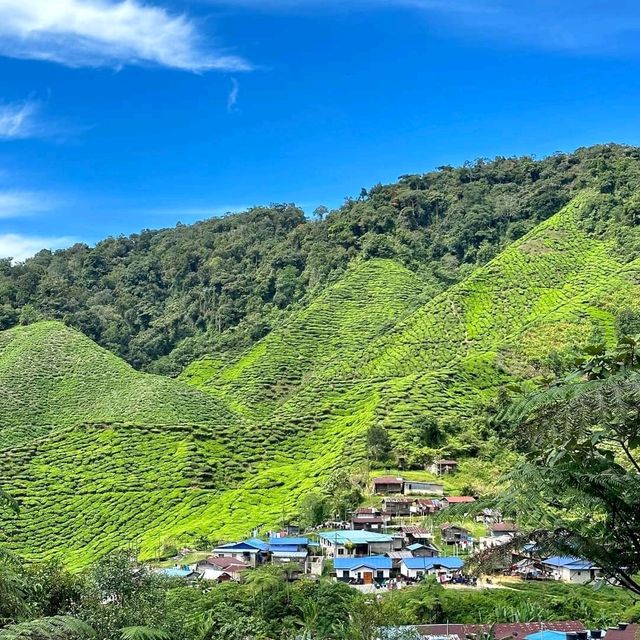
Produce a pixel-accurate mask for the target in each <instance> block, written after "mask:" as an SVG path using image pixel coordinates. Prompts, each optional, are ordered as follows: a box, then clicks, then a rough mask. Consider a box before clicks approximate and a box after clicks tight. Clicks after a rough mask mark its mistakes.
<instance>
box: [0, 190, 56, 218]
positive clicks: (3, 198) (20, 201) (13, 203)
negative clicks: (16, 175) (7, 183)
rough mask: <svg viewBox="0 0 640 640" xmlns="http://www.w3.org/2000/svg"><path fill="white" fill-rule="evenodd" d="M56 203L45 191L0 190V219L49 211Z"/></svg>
mask: <svg viewBox="0 0 640 640" xmlns="http://www.w3.org/2000/svg"><path fill="white" fill-rule="evenodd" d="M56 204H57V201H56V199H55V198H54V197H52V196H50V195H49V194H45V193H37V192H33V191H0V220H1V219H5V220H6V219H8V218H23V217H27V216H30V215H34V214H38V213H44V212H46V211H51V210H52V209H53V208H54V207H55V206H56Z"/></svg>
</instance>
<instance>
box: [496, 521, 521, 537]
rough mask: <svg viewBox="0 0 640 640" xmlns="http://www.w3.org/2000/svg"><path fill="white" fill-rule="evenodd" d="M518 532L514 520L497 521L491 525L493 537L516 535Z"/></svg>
mask: <svg viewBox="0 0 640 640" xmlns="http://www.w3.org/2000/svg"><path fill="white" fill-rule="evenodd" d="M517 532H518V527H517V526H516V525H515V524H514V523H513V522H496V523H495V524H490V525H489V535H490V536H491V537H492V538H502V537H503V536H510V537H512V536H514V535H515V534H516V533H517Z"/></svg>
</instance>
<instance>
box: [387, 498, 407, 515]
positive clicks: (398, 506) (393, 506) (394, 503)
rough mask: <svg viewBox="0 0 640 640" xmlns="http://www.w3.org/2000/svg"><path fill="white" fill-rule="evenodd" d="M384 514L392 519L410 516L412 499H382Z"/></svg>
mask: <svg viewBox="0 0 640 640" xmlns="http://www.w3.org/2000/svg"><path fill="white" fill-rule="evenodd" d="M382 502H383V504H384V512H385V513H386V514H387V515H389V516H392V517H396V518H397V517H402V516H410V515H411V507H412V505H413V503H414V500H413V498H384V499H383V500H382Z"/></svg>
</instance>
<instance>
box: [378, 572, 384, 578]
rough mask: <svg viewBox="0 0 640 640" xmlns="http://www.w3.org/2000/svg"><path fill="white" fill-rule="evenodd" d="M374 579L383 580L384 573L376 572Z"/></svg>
mask: <svg viewBox="0 0 640 640" xmlns="http://www.w3.org/2000/svg"><path fill="white" fill-rule="evenodd" d="M376 578H378V580H382V579H383V578H384V571H378V572H377V573H376Z"/></svg>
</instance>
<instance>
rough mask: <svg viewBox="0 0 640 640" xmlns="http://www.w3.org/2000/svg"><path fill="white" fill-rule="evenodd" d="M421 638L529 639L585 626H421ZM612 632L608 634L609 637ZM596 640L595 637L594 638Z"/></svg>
mask: <svg viewBox="0 0 640 640" xmlns="http://www.w3.org/2000/svg"><path fill="white" fill-rule="evenodd" d="M629 626H633V625H629ZM415 628H416V630H417V631H418V632H419V634H420V636H419V637H421V638H447V640H466V639H467V638H470V637H476V638H480V637H488V636H490V635H491V636H492V637H494V638H495V640H507V639H509V640H512V639H513V638H525V639H526V638H529V635H531V634H534V633H538V632H540V631H557V632H561V633H563V635H566V634H567V633H574V634H576V633H584V632H585V629H584V625H583V624H582V623H581V622H578V621H571V620H569V621H562V622H499V623H497V624H494V625H490V624H450V623H447V624H421V625H418V626H417V627H415ZM609 633H612V632H607V635H608V634H609ZM592 638H593V640H595V635H593V636H592ZM611 640H633V636H632V637H630V638H624V639H623V638H618V637H615V638H613V637H612V638H611Z"/></svg>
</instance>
